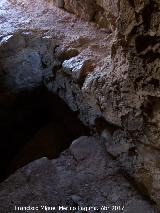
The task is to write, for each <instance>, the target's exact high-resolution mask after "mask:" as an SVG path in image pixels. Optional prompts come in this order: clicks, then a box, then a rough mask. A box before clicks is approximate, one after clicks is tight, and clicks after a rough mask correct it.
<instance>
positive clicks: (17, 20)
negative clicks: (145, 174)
mask: <svg viewBox="0 0 160 213" xmlns="http://www.w3.org/2000/svg"><path fill="white" fill-rule="evenodd" d="M0 35H1V37H0V65H1V67H0V80H1V79H2V80H4V78H5V85H3V86H2V88H1V94H2V93H3V92H4V90H6V88H7V89H8V90H9V91H7V92H10V91H12V92H17V91H19V90H21V89H24V88H25V89H26V88H27V89H30V88H32V87H34V86H35V85H36V86H37V85H39V84H41V83H42V81H43V83H45V84H46V86H47V88H48V89H49V90H50V91H52V92H56V93H57V94H58V95H59V96H60V97H61V98H63V100H64V101H65V102H66V103H67V104H68V105H69V107H70V108H71V109H72V110H73V111H75V112H77V113H78V112H79V111H80V112H79V113H80V114H79V118H80V119H81V120H82V121H83V122H84V123H85V124H86V125H89V126H92V125H93V121H94V120H95V118H96V116H97V115H101V111H100V110H99V108H98V107H97V106H99V105H98V104H99V102H98V97H103V94H102V92H103V91H101V90H98V89H97V90H96V94H95V96H96V98H97V103H96V104H97V105H96V107H97V108H96V109H94V108H91V107H90V106H89V105H88V102H90V103H91V105H92V102H93V100H92V95H90V94H89V96H85V95H84V93H83V94H82V93H81V92H82V90H83V89H84V90H85V89H86V87H87V90H89V92H90V93H92V92H95V91H92V86H93V87H95V88H97V86H96V85H97V84H100V87H101V88H102V87H103V82H102V81H99V79H100V80H103V75H104V73H103V72H101V71H103V70H104V69H105V68H106V67H110V66H111V64H110V63H111V60H110V58H111V55H112V54H111V53H113V54H116V53H115V51H114V49H112V48H113V43H114V39H115V35H116V34H115V32H114V33H110V34H109V33H108V31H106V30H105V29H101V28H99V27H98V26H97V25H96V24H94V23H88V22H85V21H83V20H80V19H78V18H76V17H75V16H74V15H72V14H69V13H67V12H66V11H63V10H60V9H58V8H56V7H54V5H53V2H52V1H45V0H41V3H40V1H39V0H31V1H25V0H21V1H20V0H2V1H1V2H0ZM115 46H116V44H115ZM111 49H112V51H111ZM119 54H121V52H120V53H119ZM120 59H121V60H120V62H116V63H117V64H118V67H119V69H118V72H117V73H116V72H115V73H114V72H113V73H112V75H111V76H109V74H110V70H108V71H107V72H108V73H107V74H106V73H105V75H107V78H109V79H111V80H115V76H116V78H117V79H120V74H119V72H121V69H123V68H126V65H125V66H123V65H124V64H123V62H124V61H123V60H124V59H123V57H122V58H121V57H120ZM117 61H118V59H117ZM33 64H34V65H33ZM121 65H122V67H121ZM28 66H29V68H28ZM113 67H114V66H113ZM62 69H63V72H62ZM4 73H5V75H4ZM55 73H56V74H55ZM90 73H92V76H91V75H89V74H90ZM4 76H5V77H4ZM86 76H88V77H87V80H86ZM32 77H34V78H32ZM94 77H95V78H94ZM101 77H102V79H101ZM123 77H124V79H125V78H126V76H125V75H124V76H123ZM24 79H25V80H24ZM68 79H69V80H68ZM107 82H108V83H109V82H110V81H109V80H108V79H107ZM86 85H87V86H86ZM111 88H112V85H111ZM2 89H3V90H2ZM103 89H104V90H105V88H104V87H103ZM57 91H58V92H57ZM66 91H67V92H66ZM65 92H66V94H65ZM94 98H95V97H94ZM75 100H76V101H75ZM100 101H101V100H100ZM102 101H103V100H102ZM104 101H105V100H104ZM101 110H103V109H102V108H101ZM84 112H85V113H84ZM108 112H109V113H110V114H109V115H112V112H111V111H109V108H108ZM117 117H118V116H117ZM119 120H120V119H119ZM119 120H118V119H117V120H116V118H115V117H114V116H113V117H112V121H113V122H115V125H116V128H120V127H119V126H120V123H119ZM94 128H95V127H94ZM119 132H120V133H121V131H120V129H119ZM105 137H106V136H105V135H104V138H105ZM71 142H72V141H71ZM120 142H121V141H120ZM122 144H123V143H122ZM109 145H110V144H109ZM115 145H116V144H115ZM120 146H121V145H120ZM124 147H125V149H128V148H127V147H128V144H127V143H126V144H125V146H123V145H122V146H121V147H119V148H118V150H116V148H117V147H115V149H112V148H113V147H111V154H113V155H110V154H108V152H107V150H106V146H105V145H104V143H103V141H102V140H101V139H100V138H99V137H98V135H95V137H91V136H90V137H88V136H83V137H80V138H78V139H77V140H75V141H73V143H72V145H71V146H70V148H69V149H68V150H66V151H65V152H63V153H62V154H61V156H60V157H59V158H57V159H54V160H48V159H47V158H41V159H37V160H36V161H34V162H31V163H30V164H28V165H27V166H25V167H23V168H21V169H19V170H18V171H17V172H15V174H13V175H12V176H10V177H9V178H8V179H7V180H5V181H4V182H3V183H1V184H0V212H2V213H12V212H20V211H21V212H26V211H27V210H28V212H43V213H44V212H77V213H78V212H125V213H134V212H136V213H138V212H139V213H143V212H144V213H152V212H158V211H157V210H156V208H155V203H154V202H153V201H151V200H150V198H149V196H148V193H146V194H145V195H146V196H144V191H145V190H143V186H142V190H140V188H141V187H137V185H136V184H135V182H134V181H133V180H132V178H130V176H129V177H128V176H127V175H126V173H124V170H123V172H122V168H121V164H119V163H118V161H117V160H116V156H117V155H120V154H121V153H123V151H124ZM31 149H32V148H31ZM133 152H134V150H133ZM130 154H131V156H132V155H133V153H130ZM123 157H124V162H125V161H126V159H125V156H123V155H122V157H121V160H122V161H123V159H122V158H123ZM129 157H130V156H129ZM129 157H128V158H129ZM134 160H135V161H136V157H135V158H134ZM127 163H128V162H127ZM127 163H126V164H127ZM127 165H128V164H127ZM140 185H141V183H140ZM62 207H63V208H65V209H63V211H62ZM69 207H70V208H71V209H69ZM86 207H88V209H85V208H86ZM25 208H26V209H25ZM54 208H55V209H54ZM66 208H67V209H66Z"/></svg>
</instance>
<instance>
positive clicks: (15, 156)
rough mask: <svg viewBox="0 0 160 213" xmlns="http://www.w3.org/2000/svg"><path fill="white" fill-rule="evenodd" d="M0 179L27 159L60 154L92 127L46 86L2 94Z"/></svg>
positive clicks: (28, 160)
mask: <svg viewBox="0 0 160 213" xmlns="http://www.w3.org/2000/svg"><path fill="white" fill-rule="evenodd" d="M0 120H1V122H0V134H1V140H0V170H1V173H0V181H3V180H4V179H6V178H7V177H8V176H9V175H10V174H12V173H13V172H15V171H16V170H17V169H18V168H21V167H22V166H24V165H26V164H27V163H29V162H31V161H33V160H35V159H38V158H41V157H47V158H49V159H53V158H57V157H58V156H59V155H60V153H61V152H63V151H64V150H65V149H67V148H68V147H69V145H70V144H71V142H72V141H73V140H74V139H76V138H78V137H79V136H82V135H88V134H89V131H88V130H87V129H86V127H84V126H83V124H82V123H81V122H80V120H79V119H78V116H77V113H75V112H72V111H71V110H70V109H69V108H68V107H67V105H66V104H65V103H64V102H63V101H62V100H61V99H60V98H59V97H57V96H56V95H55V94H53V93H52V92H49V91H48V90H47V89H46V88H44V87H40V88H36V89H34V90H32V91H21V92H19V93H16V94H15V93H14V94H11V93H10V94H4V93H3V94H1V96H0Z"/></svg>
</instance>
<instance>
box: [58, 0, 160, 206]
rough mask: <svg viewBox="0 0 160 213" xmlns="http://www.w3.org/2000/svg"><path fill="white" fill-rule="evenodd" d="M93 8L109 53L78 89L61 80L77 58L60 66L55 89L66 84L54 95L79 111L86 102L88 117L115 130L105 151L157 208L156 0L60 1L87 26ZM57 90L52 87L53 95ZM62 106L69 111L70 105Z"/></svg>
mask: <svg viewBox="0 0 160 213" xmlns="http://www.w3.org/2000/svg"><path fill="white" fill-rule="evenodd" d="M82 5H83V6H82ZM95 5H96V6H95ZM97 5H100V7H101V8H103V15H102V17H103V19H104V18H105V19H106V21H104V22H105V23H106V25H107V29H109V30H110V31H112V33H113V34H114V37H113V40H112V44H111V48H110V54H108V56H106V58H105V59H104V61H103V63H102V64H101V66H97V67H96V68H95V69H94V70H93V71H92V72H91V73H89V74H87V75H86V76H84V78H83V83H82V84H81V88H80V89H77V86H74V84H72V86H73V88H74V89H73V90H72V89H71V87H70V86H69V85H70V84H71V83H70V82H69V81H68V80H65V79H67V78H68V76H66V77H64V75H65V74H64V73H66V72H72V74H73V75H74V73H76V69H77V68H76V69H74V65H75V63H76V60H77V63H78V64H79V65H80V59H79V60H78V58H77V57H75V58H72V59H70V60H68V61H65V62H63V64H62V72H61V74H60V73H57V76H56V84H57V85H58V86H60V87H62V84H64V82H65V81H66V82H67V83H66V85H68V86H67V87H66V88H65V91H64V92H62V91H61V92H59V94H61V96H62V97H64V96H65V97H67V95H68V96H70V97H71V96H72V97H73V96H74V97H73V103H74V104H75V105H78V107H77V110H80V112H82V111H83V110H82V109H83V106H84V104H82V106H81V105H80V104H79V103H81V102H83V101H84V100H87V102H88V104H89V105H90V106H91V109H92V110H91V111H92V112H94V113H93V114H94V115H95V114H96V113H97V115H99V116H102V117H103V118H105V120H106V122H107V123H108V122H109V123H110V122H111V123H113V124H114V125H116V126H117V129H116V130H115V131H113V132H112V133H113V135H112V137H113V139H112V140H111V141H110V143H106V147H107V150H108V152H109V153H110V154H111V155H112V156H114V157H115V158H117V160H118V161H119V162H120V166H121V168H122V170H123V171H124V173H125V174H126V175H127V176H129V177H130V178H131V179H133V180H134V181H135V184H136V185H137V186H138V187H139V188H140V189H141V190H142V191H143V192H144V193H145V194H146V193H147V194H148V195H149V196H150V197H151V199H152V200H154V201H155V202H156V203H157V204H158V205H159V204H160V181H159V180H160V167H159V163H158V162H159V149H160V62H159V57H160V48H159V47H160V45H159V40H160V37H159V36H160V24H159V23H160V3H159V1H156V0H148V1H145V0H141V1H139V0H130V1H129V0H128V1H124V0H115V1H110V0H102V1H92V4H90V3H89V1H74V0H72V1H71V0H70V1H68V0H67V1H64V8H65V9H67V10H68V11H70V12H73V13H75V14H77V15H79V16H81V17H82V18H85V19H87V20H88V21H93V20H94V21H95V20H96V19H95V14H96V15H97V14H99V13H100V12H99V11H98V10H97ZM95 8H96V13H95ZM86 11H87V12H86ZM88 11H90V12H89V13H88ZM93 11H94V12H93ZM97 11H98V12H97ZM104 14H105V15H104ZM108 23H109V25H108ZM108 26H110V28H108ZM113 34H112V35H113ZM68 65H71V66H70V67H69V66H68ZM72 65H73V66H72ZM68 67H69V69H68ZM82 67H83V66H81V65H80V66H79V67H78V68H82ZM82 73H83V71H82ZM62 76H63V78H62ZM75 77H77V76H75ZM73 78H74V77H73ZM62 82H63V83H62ZM75 85H77V84H75ZM58 86H57V87H54V90H55V91H57V92H58ZM67 88H68V89H67ZM59 91H60V89H59ZM72 92H74V93H76V94H81V95H80V97H83V100H82V101H81V100H79V101H77V99H76V98H75V97H76V95H72ZM62 93H63V94H62ZM66 99H67V98H66ZM69 100H71V98H69ZM77 103H78V104H77ZM68 104H70V105H72V108H74V107H73V104H71V102H70V101H69V102H68ZM86 111H87V113H88V112H89V108H88V109H86ZM82 117H83V116H82ZM83 118H84V117H83ZM87 118H88V115H87ZM90 118H92V117H90ZM90 118H89V119H90ZM93 120H94V119H93ZM91 123H92V122H91ZM106 127H107V125H106Z"/></svg>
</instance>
